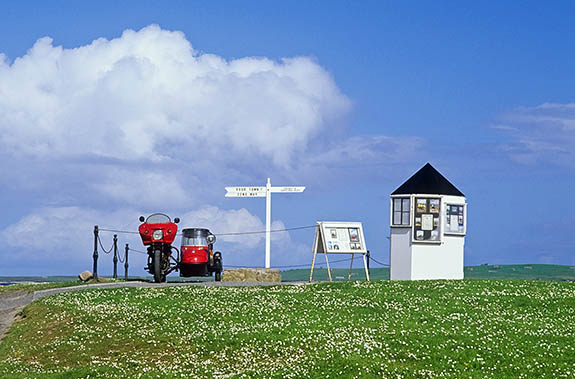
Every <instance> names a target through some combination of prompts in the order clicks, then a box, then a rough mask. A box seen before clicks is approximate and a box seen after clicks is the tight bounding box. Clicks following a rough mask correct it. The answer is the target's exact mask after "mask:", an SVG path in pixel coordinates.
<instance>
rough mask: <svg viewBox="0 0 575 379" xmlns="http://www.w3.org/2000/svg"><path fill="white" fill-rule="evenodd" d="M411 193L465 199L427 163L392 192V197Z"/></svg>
mask: <svg viewBox="0 0 575 379" xmlns="http://www.w3.org/2000/svg"><path fill="white" fill-rule="evenodd" d="M412 193H421V194H428V195H452V196H463V197H465V195H464V194H463V193H461V191H460V190H458V189H457V188H456V187H455V186H454V185H453V184H451V183H450V182H449V180H447V179H445V177H444V176H443V175H441V174H440V173H439V171H437V170H436V169H435V168H433V166H432V165H430V164H429V163H427V164H426V165H425V166H423V167H422V168H421V169H419V171H417V172H416V173H415V174H413V176H412V177H411V178H409V179H407V181H406V182H405V183H403V184H402V185H401V186H399V188H398V189H396V190H395V191H393V193H392V195H409V194H412Z"/></svg>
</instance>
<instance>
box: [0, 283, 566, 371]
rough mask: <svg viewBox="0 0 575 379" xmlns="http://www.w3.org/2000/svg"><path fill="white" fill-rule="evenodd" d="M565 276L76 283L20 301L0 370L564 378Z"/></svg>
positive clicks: (2, 351) (1, 355)
mask: <svg viewBox="0 0 575 379" xmlns="http://www.w3.org/2000/svg"><path fill="white" fill-rule="evenodd" d="M574 362H575V283H567V282H547V281H515V280H507V281H497V280H494V281H486V280H469V281H424V282H388V281H378V282H369V283H368V282H347V283H331V284H327V283H326V284H313V285H298V286H277V287H237V288H225V287H168V288H156V289H134V288H124V289H114V290H99V291H80V292H76V293H67V294H61V295H57V296H53V297H48V298H44V299H42V300H40V301H36V302H34V303H32V304H31V305H29V306H28V307H27V308H26V309H25V317H24V319H22V320H20V321H19V322H17V323H16V324H14V326H13V328H12V329H11V331H10V333H9V334H8V335H7V336H6V338H5V339H4V341H3V343H2V344H1V345H0V377H16V378H17V377H46V376H48V377H87V376H88V375H90V377H94V376H96V377H128V376H134V377H136V376H144V377H158V376H160V377H178V376H186V377H254V376H255V377H320V378H324V377H328V376H329V377H356V376H365V377H382V376H383V377H391V376H393V377H398V376H400V377H434V376H443V375H447V376H452V377H453V376H457V377H460V376H465V377H477V378H480V377H481V378H482V377H561V376H564V377H572V376H574V375H575V367H574Z"/></svg>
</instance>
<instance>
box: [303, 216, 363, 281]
mask: <svg viewBox="0 0 575 379" xmlns="http://www.w3.org/2000/svg"><path fill="white" fill-rule="evenodd" d="M317 254H323V255H324V256H325V264H326V266H327V274H328V277H329V281H330V282H331V281H332V278H331V270H330V268H329V259H328V257H327V256H328V255H329V254H351V260H350V264H349V275H348V277H347V278H348V280H349V279H350V278H351V270H352V268H353V259H354V256H355V254H361V255H362V257H363V265H364V268H365V277H366V278H367V280H369V270H368V268H367V247H366V245H365V237H364V236H363V227H362V225H361V222H328V221H320V222H318V223H317V224H316V230H315V237H314V241H313V259H312V261H311V271H310V273H309V281H310V282H311V281H312V279H313V269H314V266H315V258H316V256H317Z"/></svg>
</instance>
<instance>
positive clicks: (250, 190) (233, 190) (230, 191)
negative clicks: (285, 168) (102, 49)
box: [226, 178, 305, 268]
mask: <svg viewBox="0 0 575 379" xmlns="http://www.w3.org/2000/svg"><path fill="white" fill-rule="evenodd" d="M304 190H305V187H272V184H271V181H270V178H268V181H267V184H266V186H265V187H226V197H265V198H266V268H270V250H271V244H270V239H271V217H272V192H273V193H301V192H303V191H304Z"/></svg>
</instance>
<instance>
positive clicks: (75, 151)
mask: <svg viewBox="0 0 575 379" xmlns="http://www.w3.org/2000/svg"><path fill="white" fill-rule="evenodd" d="M574 12H575V5H574V4H573V3H572V2H553V3H545V4H544V3H541V2H521V3H518V2H502V3H500V4H495V3H492V4H480V3H477V4H470V3H467V4H464V3H461V2H443V3H441V4H439V5H438V3H437V2H431V1H430V2H418V3H416V4H413V3H411V4H408V3H405V2H381V1H372V2H370V1H364V2H344V1H338V2H332V1H330V2H320V1H318V2H313V3H308V2H258V1H252V2H239V1H237V2H234V1H229V2H223V1H222V2H213V1H210V2H208V1H206V2H190V1H171V2H158V1H138V2H131V1H123V2H119V4H118V2H108V1H100V2H97V3H96V2H94V3H91V4H88V3H86V2H78V3H72V2H68V1H53V2H49V3H44V2H31V1H28V2H27V1H21V2H4V3H2V4H0V54H4V56H5V58H4V62H3V64H2V63H0V131H1V132H2V134H3V136H2V138H0V148H1V150H0V158H1V159H2V160H1V162H2V163H1V165H2V172H3V175H2V179H0V204H1V205H2V207H3V209H4V210H5V211H4V217H2V219H1V220H0V239H1V240H2V241H0V242H2V245H1V246H3V247H2V248H0V258H1V259H2V265H0V275H9V274H34V275H39V274H75V273H76V272H77V271H78V270H81V269H84V268H89V267H90V255H91V251H90V250H91V248H90V245H91V240H90V239H91V226H92V225H94V224H99V225H101V226H103V227H111V228H124V229H126V228H127V229H134V230H135V228H136V227H137V224H138V222H137V217H138V216H139V214H140V213H145V212H152V211H166V212H168V213H169V214H171V215H173V216H180V217H181V218H182V224H183V225H184V226H202V225H193V224H190V223H203V224H204V225H205V224H208V225H209V226H210V227H211V228H212V229H214V230H215V231H216V232H217V231H220V232H228V231H236V230H240V229H242V228H248V229H250V230H254V229H259V228H261V226H262V222H264V221H265V220H264V217H265V208H264V201H263V200H261V201H260V200H256V199H226V198H224V193H225V191H224V190H223V187H224V186H227V185H236V184H237V185H242V184H246V185H264V183H265V179H266V178H267V177H268V176H271V177H272V183H273V184H274V185H306V186H307V190H306V192H305V193H304V194H301V195H292V196H287V195H286V196H280V195H278V196H275V197H274V198H273V215H272V218H273V220H274V221H276V226H277V227H282V226H286V227H294V226H302V225H312V224H314V223H315V222H316V221H319V220H351V221H356V220H357V221H363V222H364V224H365V229H366V231H365V234H366V239H367V243H368V247H369V248H370V250H371V251H372V252H373V255H374V257H376V258H377V259H378V260H381V261H384V262H387V261H388V242H387V239H386V236H388V235H389V221H388V220H389V209H388V208H389V205H388V199H389V194H390V193H391V192H392V191H393V190H394V189H395V188H397V187H398V186H399V185H400V184H402V183H403V181H404V180H406V179H407V178H408V177H409V176H410V175H411V174H413V173H414V172H415V171H416V170H418V169H419V168H420V167H421V166H423V165H424V164H425V163H426V162H430V163H431V164H432V165H434V166H435V167H436V168H437V169H438V170H439V171H440V172H442V173H443V174H444V175H445V176H446V177H447V178H448V179H449V180H451V181H452V182H453V183H454V184H455V185H456V186H457V187H458V188H459V189H460V190H461V191H462V192H463V193H465V194H466V196H467V200H468V203H469V225H468V236H467V239H466V251H465V262H466V264H481V263H487V262H488V263H556V264H571V265H574V264H575V258H574V257H573V254H572V252H573V251H574V250H575V237H574V236H573V232H572V231H573V225H574V224H575V201H571V200H570V198H571V196H572V193H573V190H574V189H575V179H574V175H573V174H574V171H575V164H574V163H573V162H574V161H575V160H574V158H575V147H574V146H575V100H574V98H573V91H574V90H575V75H574V71H575V65H574V62H575V49H574V47H575V25H574V24H573V22H572V19H573V17H572V16H573V14H574ZM150 25H152V26H150ZM153 25H156V26H153ZM129 29H131V30H133V31H134V32H133V33H132V34H130V33H127V34H126V33H124V31H126V30H129ZM172 32H181V33H183V34H181V33H175V34H174V33H172ZM123 33H124V34H123ZM46 36H48V37H50V38H51V39H52V41H51V42H50V41H47V40H41V41H40V42H37V41H38V40H39V39H41V38H42V37H46ZM99 38H103V39H104V40H101V41H103V42H100V43H99V44H97V43H93V41H95V40H97V39H99ZM114 41H116V42H114ZM186 43H188V44H191V48H193V53H189V52H188V53H189V54H188V53H186V49H189V46H188V47H186ZM136 45H137V46H140V48H141V50H134V49H133V46H136ZM33 46H34V47H35V48H33ZM59 46H61V50H58V47H59ZM162 54H165V55H162ZM186 54H188V55H186ZM111 56H113V57H117V59H116V61H114V65H113V66H110V67H112V68H110V69H109V70H108V69H107V68H105V67H107V66H106V65H110V64H111V63H110V59H112V60H113V58H110V57H111ZM141 56H145V59H143V60H142V59H140V58H141ZM166 57H167V58H166ZM174 57H176V58H177V59H176V58H174ZM156 58H157V59H156ZM172 58H173V59H172ZM180 58H181V59H180ZM284 58H288V60H287V61H284V60H283V59H284ZM114 59H115V58H114ZM0 62H1V60H0ZM118 62H119V63H118ZM182 62H183V63H182ZM234 62H235V63H234ZM102 70H104V71H106V70H108V71H106V72H109V75H107V76H106V77H105V78H103V79H102V77H100V76H98V75H100V74H98V73H99V72H101V71H102ZM85 72H89V73H93V75H92V74H90V75H92V76H90V75H87V74H86V75H85ZM230 73H232V74H230ZM238 73H239V74H238ZM150 75H152V76H153V77H154V78H155V79H154V80H150ZM238 75H239V77H241V80H237V79H238ZM198 77H201V79H202V81H201V83H199V82H198V81H196V79H194V78H198ZM152 82H153V85H152V84H150V83H152ZM179 83H183V85H179ZM214 83H217V84H214ZM294 83H296V84H294ZM195 91H196V92H195ZM205 91H208V92H205ZM209 91H212V92H209ZM206 93H210V94H212V95H213V97H210V101H206V100H205V97H204V96H205V94H206ZM264 94H265V95H264ZM230 125H231V126H230ZM285 127H287V129H285ZM154 128H157V129H154ZM286 130H287V131H286ZM288 132H289V133H288ZM282 133H287V134H282ZM184 136H185V137H184ZM155 183H159V184H155ZM162 199H163V200H162ZM186 217H187V219H186ZM132 220H133V221H132ZM220 228H221V229H220ZM216 229H217V230H216ZM109 237H110V240H111V236H109ZM312 240H313V232H312V231H309V230H303V231H293V232H291V233H289V234H287V235H282V236H280V235H278V236H276V240H275V241H274V242H273V243H272V265H274V264H275V265H288V264H303V263H309V262H310V261H311V243H312ZM120 242H121V243H124V242H130V243H131V244H132V243H133V244H134V246H136V247H137V246H138V244H139V242H138V241H137V240H128V239H126V241H124V240H123V239H122V238H121V239H120ZM218 243H219V244H220V245H219V246H220V248H221V249H222V251H223V252H224V259H225V262H227V263H228V264H233V265H241V264H246V262H249V263H250V264H260V263H261V264H263V246H264V244H263V240H261V239H260V238H252V239H249V240H241V239H235V240H227V241H219V242H218ZM134 259H136V261H135V262H134V266H133V267H134V270H135V272H134V273H140V272H141V270H140V268H139V267H140V266H143V263H141V262H139V261H138V260H137V259H140V258H134ZM260 261H261V262H260ZM23 262H27V264H25V265H23V264H22V263H23ZM108 269H109V265H108V266H106V265H104V270H108ZM138 270H140V271H138Z"/></svg>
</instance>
